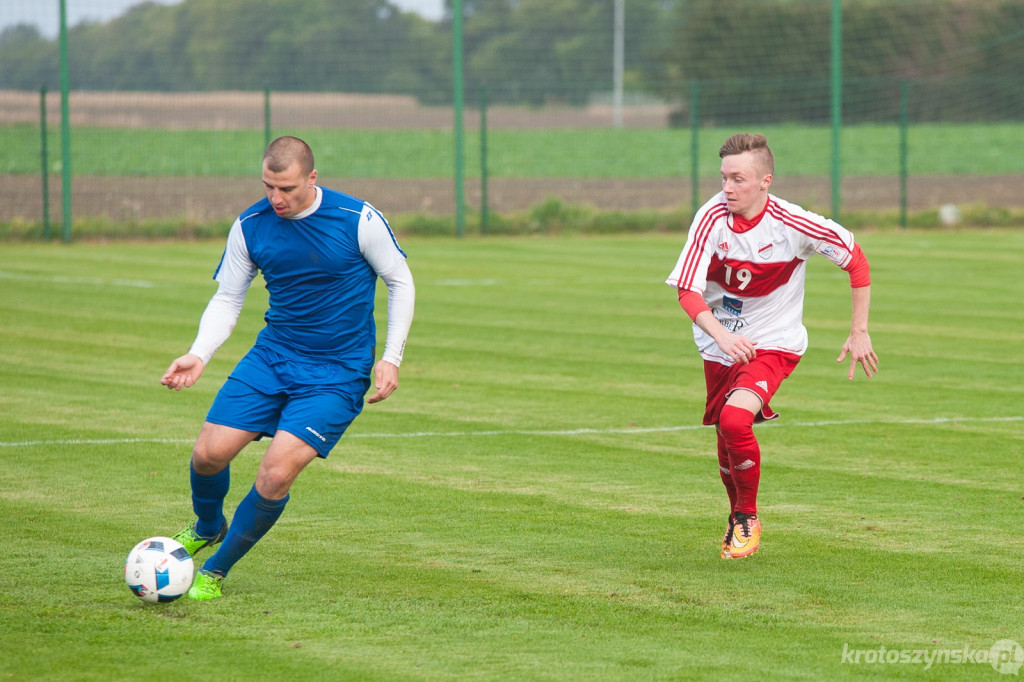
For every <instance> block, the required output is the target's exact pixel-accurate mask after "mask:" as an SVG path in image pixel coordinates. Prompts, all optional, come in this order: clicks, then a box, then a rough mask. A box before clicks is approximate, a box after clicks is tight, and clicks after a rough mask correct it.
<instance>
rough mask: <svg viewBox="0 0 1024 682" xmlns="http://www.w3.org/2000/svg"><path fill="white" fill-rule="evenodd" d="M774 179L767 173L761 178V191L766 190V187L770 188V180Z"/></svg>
mask: <svg viewBox="0 0 1024 682" xmlns="http://www.w3.org/2000/svg"><path fill="white" fill-rule="evenodd" d="M774 178H775V176H774V175H772V174H771V173H769V174H768V175H766V176H764V177H763V178H761V191H764V190H766V189H768V187H769V186H771V184H772V180H773V179H774Z"/></svg>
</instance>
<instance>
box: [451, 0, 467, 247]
mask: <svg viewBox="0 0 1024 682" xmlns="http://www.w3.org/2000/svg"><path fill="white" fill-rule="evenodd" d="M463 87H464V86H463V82H462V0H452V99H453V104H454V107H455V235H456V236H458V237H461V236H462V233H463V232H464V231H465V229H466V207H465V203H466V202H465V198H464V195H465V187H464V186H463V183H464V182H465V180H464V176H465V172H466V169H465V162H464V159H463V151H464V146H465V143H464V141H463V130H462V106H463Z"/></svg>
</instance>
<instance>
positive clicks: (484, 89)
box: [480, 85, 490, 234]
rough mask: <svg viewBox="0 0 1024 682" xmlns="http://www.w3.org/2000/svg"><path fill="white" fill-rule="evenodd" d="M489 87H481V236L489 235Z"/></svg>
mask: <svg viewBox="0 0 1024 682" xmlns="http://www.w3.org/2000/svg"><path fill="white" fill-rule="evenodd" d="M489 213H490V211H489V209H488V206H487V86H486V85H482V86H480V234H487V222H488V214H489Z"/></svg>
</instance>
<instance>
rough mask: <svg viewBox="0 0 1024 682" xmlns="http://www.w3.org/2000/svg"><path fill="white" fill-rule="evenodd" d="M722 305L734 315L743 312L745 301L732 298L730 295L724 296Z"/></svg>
mask: <svg viewBox="0 0 1024 682" xmlns="http://www.w3.org/2000/svg"><path fill="white" fill-rule="evenodd" d="M722 307H723V308H725V310H726V312H730V313H732V314H733V315H742V314H743V301H741V300H739V299H738V298H730V297H728V296H723V297H722Z"/></svg>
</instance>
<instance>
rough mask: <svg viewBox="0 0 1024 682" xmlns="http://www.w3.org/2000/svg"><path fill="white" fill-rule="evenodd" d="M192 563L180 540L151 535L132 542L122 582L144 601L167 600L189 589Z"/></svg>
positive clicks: (192, 568)
mask: <svg viewBox="0 0 1024 682" xmlns="http://www.w3.org/2000/svg"><path fill="white" fill-rule="evenodd" d="M194 571H195V565H194V564H193V563H192V557H191V556H190V555H189V553H188V550H187V549H185V548H184V547H183V546H182V544H181V543H180V542H178V541H177V540H172V539H171V538H165V537H153V538H148V539H146V540H143V541H142V542H140V543H139V544H137V545H135V547H134V548H133V549H132V551H131V552H130V553H129V554H128V558H127V559H125V561H124V581H125V582H126V583H128V589H130V590H131V591H132V592H133V593H134V594H135V596H136V597H138V598H139V599H141V600H142V601H146V602H154V603H156V602H160V603H165V602H170V601H174V600H175V599H177V598H178V597H180V596H181V595H183V594H185V593H186V592H188V588H189V587H191V586H192V577H193V574H194Z"/></svg>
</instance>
